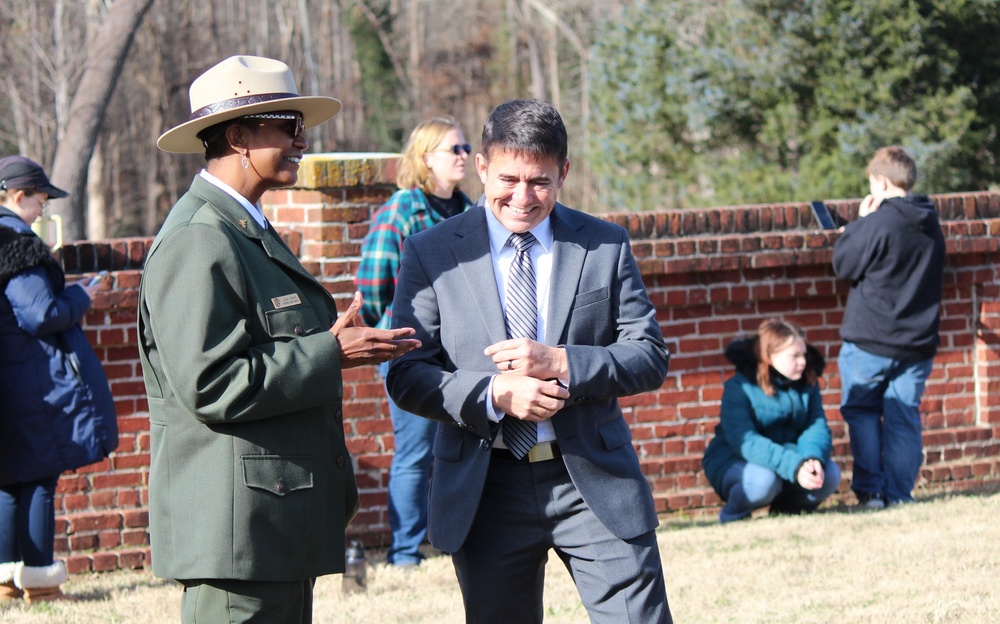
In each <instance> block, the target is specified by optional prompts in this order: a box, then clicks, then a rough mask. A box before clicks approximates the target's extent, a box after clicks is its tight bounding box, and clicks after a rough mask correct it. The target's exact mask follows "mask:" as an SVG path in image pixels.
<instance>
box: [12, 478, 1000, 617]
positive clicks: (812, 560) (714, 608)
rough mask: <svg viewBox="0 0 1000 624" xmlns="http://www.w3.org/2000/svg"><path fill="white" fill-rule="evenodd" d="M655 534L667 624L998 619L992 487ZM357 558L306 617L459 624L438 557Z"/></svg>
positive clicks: (155, 584) (148, 602)
mask: <svg viewBox="0 0 1000 624" xmlns="http://www.w3.org/2000/svg"><path fill="white" fill-rule="evenodd" d="M659 541H660V550H661V552H662V553H663V562H664V565H665V567H666V573H667V594H668V596H669V598H670V604H671V610H672V611H673V614H674V619H675V621H676V622H678V623H679V624H690V623H698V624H700V623H712V622H733V623H739V624H744V623H752V622H767V623H769V624H773V623H782V622H796V623H798V622H815V623H821V622H822V623H826V622H847V623H850V622H856V623H861V622H864V623H878V624H884V623H906V624H913V623H938V622H940V623H948V624H955V623H968V624H973V623H975V624H982V623H989V622H998V623H1000V590H998V582H1000V494H998V493H992V494H978V495H956V496H949V497H942V498H937V499H933V500H927V501H923V502H920V503H918V504H914V505H908V506H904V507H898V508H892V509H889V510H886V511H884V512H879V513H849V512H847V510H844V509H840V510H829V511H826V512H823V513H818V514H815V515H813V516H809V517H783V518H768V517H760V518H756V519H753V520H750V521H747V522H742V523H737V524H735V525H728V526H719V525H718V524H716V523H714V522H711V521H709V520H700V521H692V520H685V519H682V518H681V519H669V520H668V521H667V523H666V525H665V526H663V527H662V528H661V531H660V533H659ZM370 557H371V559H372V560H373V565H372V566H371V567H370V573H369V589H368V591H367V593H365V594H353V595H344V594H342V593H341V590H340V580H341V579H340V576H330V577H325V578H322V579H320V580H319V581H318V583H317V585H316V608H315V616H314V622H316V624H334V623H341V622H343V623H348V622H349V623H355V622H366V623H368V624H388V623H396V622H402V623H407V624H408V623H411V622H413V623H417V622H428V623H433V624H451V623H461V622H463V615H462V601H461V596H460V594H459V591H458V587H457V584H456V581H455V576H454V572H453V570H452V567H451V562H450V560H449V559H448V557H445V556H438V557H433V558H431V559H429V560H428V561H427V562H425V564H424V565H423V566H421V568H419V569H417V570H414V571H411V572H400V571H398V570H395V569H392V568H389V567H387V566H385V565H383V564H380V563H379V562H378V561H379V554H378V553H370ZM178 587H179V586H178V585H177V584H175V583H173V582H172V581H164V580H161V579H156V578H153V577H152V576H151V575H150V574H149V573H148V572H143V571H139V572H117V573H107V574H95V575H90V576H74V577H72V578H71V579H70V582H69V583H68V584H67V586H66V589H67V591H68V592H69V593H72V594H73V595H75V596H78V597H79V598H80V599H81V600H80V601H79V602H74V603H51V604H42V605H36V606H33V607H27V606H25V605H24V604H23V603H22V602H20V601H19V602H17V603H14V604H5V605H2V606H0V621H2V622H5V623H9V624H28V623H41V622H45V623H53V622H58V623H60V624H84V623H87V624H90V623H94V624H98V623H99V624H107V623H119V622H121V623H125V622H128V623H133V622H143V623H146V622H150V623H159V622H177V621H179V613H180V590H179V589H178ZM545 591H546V595H545V605H546V617H545V621H546V622H547V623H548V622H551V623H565V622H586V621H587V615H586V612H585V611H584V610H583V608H582V606H581V605H580V602H579V598H578V597H577V595H576V591H575V589H574V587H573V584H572V582H571V581H570V579H569V577H568V575H567V574H566V572H565V571H564V570H563V569H562V567H561V564H560V563H559V562H558V560H557V559H556V558H555V557H552V558H551V561H550V565H549V568H548V575H547V579H546V590H545ZM512 624H516V623H512Z"/></svg>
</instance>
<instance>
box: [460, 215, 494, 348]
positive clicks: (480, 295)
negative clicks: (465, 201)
mask: <svg viewBox="0 0 1000 624" xmlns="http://www.w3.org/2000/svg"><path fill="white" fill-rule="evenodd" d="M456 218H459V219H462V221H463V222H462V224H461V226H460V227H458V228H457V229H456V231H455V234H456V235H457V237H458V240H457V241H456V243H455V245H454V246H453V247H452V253H453V254H454V255H455V260H456V261H457V262H458V266H459V268H460V271H461V272H462V279H463V281H464V282H465V284H464V287H463V288H460V289H458V290H457V291H456V292H459V293H461V294H460V295H459V296H460V297H461V298H462V299H464V300H465V301H464V302H463V303H464V306H463V307H466V308H473V309H475V310H476V313H478V314H479V315H480V317H481V318H482V322H483V326H484V327H486V330H487V332H488V334H489V340H490V343H494V342H500V341H501V340H506V338H507V330H506V328H505V327H504V318H503V308H502V307H501V306H500V294H499V293H498V292H497V282H496V276H495V275H494V273H493V258H492V256H491V255H490V237H489V231H488V228H487V227H486V213H485V211H484V209H483V208H482V207H478V208H472V209H470V210H469V211H468V212H466V213H465V214H463V215H462V216H459V217H456Z"/></svg>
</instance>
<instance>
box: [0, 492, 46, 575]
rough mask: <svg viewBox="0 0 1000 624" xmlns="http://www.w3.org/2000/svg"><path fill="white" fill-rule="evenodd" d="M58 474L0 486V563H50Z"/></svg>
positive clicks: (40, 565)
mask: <svg viewBox="0 0 1000 624" xmlns="http://www.w3.org/2000/svg"><path fill="white" fill-rule="evenodd" d="M58 482H59V476H58V475H56V476H54V477H46V478H44V479H39V480H37V481H31V482H29V483H15V484H13V485H4V486H0V563H14V562H18V561H23V562H24V565H26V566H31V567H44V566H50V565H52V564H53V563H54V561H53V559H52V555H53V550H54V549H55V544H54V540H55V527H56V515H55V507H54V506H53V499H54V497H55V493H56V483H58Z"/></svg>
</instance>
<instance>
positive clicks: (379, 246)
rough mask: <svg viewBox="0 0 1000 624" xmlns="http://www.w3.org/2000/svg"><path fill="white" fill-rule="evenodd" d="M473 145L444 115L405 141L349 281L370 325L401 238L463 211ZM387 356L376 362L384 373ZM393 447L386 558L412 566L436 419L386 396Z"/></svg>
mask: <svg viewBox="0 0 1000 624" xmlns="http://www.w3.org/2000/svg"><path fill="white" fill-rule="evenodd" d="M471 152H472V146H471V145H469V144H468V143H466V142H465V135H463V134H462V130H461V128H459V127H458V123H457V122H456V121H455V120H454V119H452V118H451V117H434V118H432V119H428V120H427V121H424V122H421V123H420V124H419V125H418V126H417V127H416V128H414V129H413V132H411V133H410V138H409V140H408V141H407V144H406V149H405V151H404V152H403V158H402V161H401V163H400V167H399V176H398V178H397V179H396V184H397V186H399V189H400V190H398V191H396V192H395V193H394V194H393V195H392V197H390V198H389V200H388V201H387V202H386V203H385V204H384V205H383V206H382V207H381V208H379V209H378V211H377V212H376V213H375V217H374V218H373V219H372V225H371V230H370V231H369V232H368V235H367V236H365V240H364V243H363V244H362V247H361V266H360V267H359V268H358V273H357V277H356V278H355V282H356V284H357V288H358V290H360V291H361V294H362V296H363V302H364V303H363V305H362V308H361V315H362V316H363V317H364V320H365V322H366V323H368V324H369V325H372V326H375V327H379V328H383V329H387V328H388V327H389V321H390V319H391V317H392V296H393V294H394V292H395V289H396V272H397V271H398V270H399V259H400V255H401V254H402V251H403V240H404V239H405V238H406V237H407V236H410V235H411V234H416V233H417V232H420V231H421V230H426V229H427V228H429V227H431V226H432V225H434V224H435V223H439V222H441V221H443V220H444V219H446V218H448V217H451V216H453V215H456V214H458V213H460V212H464V211H465V210H467V209H468V208H469V207H470V206H472V202H471V201H470V200H469V198H468V197H467V196H466V195H465V193H463V192H462V191H460V190H459V189H458V185H459V184H460V183H461V182H462V181H463V180H464V179H465V164H466V161H467V160H468V157H469V155H470V154H471ZM387 371H388V364H382V365H380V366H379V372H380V373H381V374H382V376H383V378H384V377H385V374H386V372H387ZM389 415H390V416H391V417H392V426H393V432H394V433H395V438H396V448H395V452H394V454H393V458H392V467H391V468H390V471H389V525H390V527H391V529H392V545H391V546H390V548H389V552H388V554H387V557H386V559H387V561H388V563H389V564H391V565H396V566H416V565H419V564H420V561H421V560H422V559H423V558H424V556H423V555H422V554H421V553H420V550H419V547H420V544H421V543H422V542H423V541H424V538H425V537H426V535H427V487H428V483H429V481H430V468H431V445H432V443H433V442H434V431H435V430H436V429H437V423H435V422H434V421H432V420H427V419H424V418H421V417H419V416H416V415H414V414H411V413H409V412H404V411H402V410H400V409H399V408H398V407H397V406H396V405H395V404H394V403H393V402H392V399H389Z"/></svg>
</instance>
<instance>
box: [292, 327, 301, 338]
mask: <svg viewBox="0 0 1000 624" xmlns="http://www.w3.org/2000/svg"><path fill="white" fill-rule="evenodd" d="M292 331H293V332H295V335H296V336H301V335H302V326H301V325H296V326H295V329H293V330H292Z"/></svg>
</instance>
